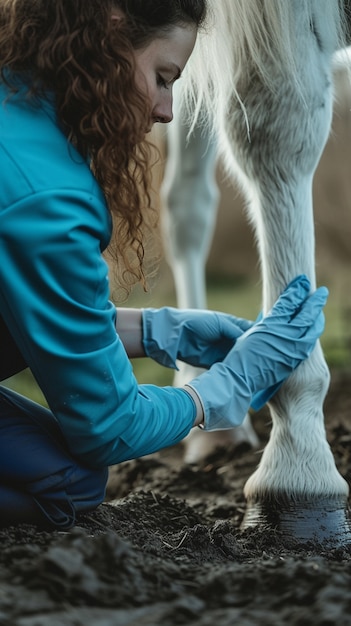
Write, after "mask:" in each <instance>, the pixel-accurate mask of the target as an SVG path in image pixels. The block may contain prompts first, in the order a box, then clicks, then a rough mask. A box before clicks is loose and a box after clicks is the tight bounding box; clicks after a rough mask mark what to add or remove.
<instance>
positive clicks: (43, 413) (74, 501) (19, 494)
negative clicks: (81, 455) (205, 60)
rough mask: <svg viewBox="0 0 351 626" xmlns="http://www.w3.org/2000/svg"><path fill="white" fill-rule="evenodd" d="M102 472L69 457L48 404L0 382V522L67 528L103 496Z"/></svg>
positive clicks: (94, 506) (104, 470) (103, 481)
mask: <svg viewBox="0 0 351 626" xmlns="http://www.w3.org/2000/svg"><path fill="white" fill-rule="evenodd" d="M107 477H108V469H107V468H104V469H99V470H96V469H91V468H88V467H85V466H84V465H82V464H81V463H80V462H79V461H78V460H76V459H74V458H73V457H72V455H71V453H70V452H69V450H68V447H67V444H66V443H65V439H64V437H63V435H62V432H61V430H60V427H59V425H58V422H57V420H56V419H55V417H54V416H53V414H52V413H51V412H50V411H49V410H48V409H46V408H44V407H42V406H41V405H39V404H36V403H35V402H32V401H31V400H28V399H27V398H24V397H22V396H20V395H19V394H17V393H15V392H14V391H11V390H9V389H6V388H5V387H2V386H0V525H2V526H5V525H11V524H18V523H36V524H43V525H46V526H49V527H55V528H70V527H72V526H73V525H74V523H75V520H76V513H79V512H82V511H90V510H93V509H95V508H96V507H97V506H98V505H99V504H100V503H101V502H102V501H103V499H104V496H105V488H106V482H107Z"/></svg>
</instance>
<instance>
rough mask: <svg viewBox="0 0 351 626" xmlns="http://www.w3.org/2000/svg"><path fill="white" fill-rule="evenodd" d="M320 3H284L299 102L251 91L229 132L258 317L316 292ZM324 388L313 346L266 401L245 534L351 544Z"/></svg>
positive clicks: (324, 42)
mask: <svg viewBox="0 0 351 626" xmlns="http://www.w3.org/2000/svg"><path fill="white" fill-rule="evenodd" d="M326 2H327V3H329V4H330V0H326ZM326 2H325V1H324V0H322V1H321V0H314V1H313V2H312V3H311V5H312V7H313V9H314V10H313V12H312V21H311V23H309V22H307V23H306V21H305V20H304V19H303V13H302V11H301V12H300V9H301V1H295V2H293V4H294V8H295V18H294V19H295V23H294V29H295V37H296V44H295V47H296V63H297V65H298V68H299V73H300V79H301V83H302V87H303V94H304V99H305V100H304V101H303V100H302V99H301V97H300V95H299V93H297V91H296V89H295V88H294V86H293V85H291V84H290V85H289V81H286V80H284V76H282V77H281V83H280V85H278V83H277V93H276V94H272V92H269V91H266V92H264V91H261V90H260V91H256V89H255V87H254V88H253V89H252V90H251V91H250V92H249V93H248V94H247V100H246V104H247V112H248V116H249V119H250V121H251V124H252V139H251V144H248V143H247V142H245V143H244V142H243V141H242V137H241V138H240V137H239V134H237V133H235V131H234V132H233V131H231V132H232V133H233V135H232V136H233V145H235V144H236V149H237V153H239V154H240V155H241V166H242V168H243V172H244V177H245V178H246V179H247V181H248V184H249V185H250V189H251V192H250V195H251V202H252V204H251V216H252V219H253V220H254V221H255V224H256V229H257V236H258V242H259V249H260V257H261V264H262V276H263V288H264V309H265V310H267V309H268V308H269V307H270V306H271V305H272V303H273V301H274V300H275V299H276V297H277V296H278V294H279V293H280V292H281V291H282V289H283V288H284V286H285V285H286V284H287V283H288V282H289V281H290V280H291V279H292V278H293V277H294V276H295V275H296V274H299V273H302V272H304V273H306V274H307V275H308V276H309V277H310V279H311V281H312V287H313V288H314V287H315V266H314V225H313V207H312V180H313V174H314V171H315V168H316V166H317V163H318V161H319V158H320V155H321V151H322V148H323V146H324V144H325V141H326V138H327V136H328V132H329V128H330V121H331V111H332V88H331V80H332V77H331V69H330V68H331V53H332V50H331V48H330V41H329V32H330V31H329V26H330V24H329V22H328V8H327V7H326ZM329 18H330V13H329ZM328 384H329V372H328V369H327V366H326V363H325V360H324V357H323V354H322V350H321V347H320V345H318V346H317V348H316V349H315V351H314V352H313V354H312V356H311V357H310V359H309V360H308V361H307V362H306V363H305V364H303V365H302V366H301V367H299V368H298V370H297V371H296V373H295V374H294V375H293V376H291V377H290V379H289V380H288V381H287V382H286V384H285V385H284V386H283V387H282V388H281V390H280V392H279V393H278V394H277V395H276V397H275V398H273V400H272V401H271V403H270V410H271V415H272V420H273V427H272V431H271V437H270V440H269V443H268V445H267V446H266V448H265V450H264V453H263V456H262V459H261V462H260V465H259V467H258V469H257V470H256V472H255V473H254V474H253V476H251V478H250V479H249V480H248V481H247V483H246V486H245V496H246V498H247V501H248V509H247V513H246V518H245V522H244V527H247V526H251V525H257V524H261V523H262V522H264V523H267V522H268V523H270V524H273V525H275V526H276V525H278V527H279V528H280V529H281V530H283V531H284V532H288V533H290V532H293V534H294V535H296V536H298V537H299V538H301V539H313V538H316V539H318V540H328V541H332V542H333V543H338V542H343V541H349V540H350V539H351V529H350V523H349V520H348V516H347V512H346V509H347V497H348V487H347V483H346V481H345V480H344V479H343V478H342V477H341V476H340V474H339V473H338V471H337V469H336V467H335V463H334V459H333V456H332V453H331V451H330V448H329V445H328V443H327V439H326V434H325V428H324V419H323V409H322V405H323V401H324V397H325V394H326V392H327V389H328Z"/></svg>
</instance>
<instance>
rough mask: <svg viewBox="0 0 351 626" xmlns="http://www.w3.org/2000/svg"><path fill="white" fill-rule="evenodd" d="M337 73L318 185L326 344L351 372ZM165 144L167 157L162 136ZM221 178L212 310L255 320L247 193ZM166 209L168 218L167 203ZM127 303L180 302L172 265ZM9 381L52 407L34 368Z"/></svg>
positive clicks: (348, 116)
mask: <svg viewBox="0 0 351 626" xmlns="http://www.w3.org/2000/svg"><path fill="white" fill-rule="evenodd" d="M335 76H336V102H335V108H334V117H333V126H332V133H331V135H330V138H329V140H328V143H327V146H326V149H325V151H324V154H323V156H322V159H321V161H320V164H319V167H318V170H317V173H316V176H315V181H314V215H315V233H316V273H317V282H318V284H319V285H322V284H324V285H327V287H328V288H329V291H330V296H329V301H328V304H327V307H326V330H325V332H324V334H323V336H322V340H321V342H322V347H323V349H324V352H325V355H326V359H327V362H328V364H329V366H330V367H331V368H333V367H334V368H335V367H336V368H351V81H350V76H349V74H347V72H346V71H345V69H344V68H342V67H339V69H338V70H337V71H336V74H335ZM161 137H162V136H161ZM159 141H160V148H161V153H164V151H163V145H162V141H163V140H162V138H161V139H159ZM162 171H163V164H162V162H161V163H159V164H158V165H157V167H156V168H155V181H156V187H157V186H158V185H159V184H160V182H161V180H162ZM217 180H218V184H219V186H220V190H221V200H220V204H219V207H218V215H217V223H216V228H215V233H214V238H213V243H212V247H211V250H210V253H209V257H208V263H207V285H208V290H207V298H208V307H209V308H211V309H217V310H222V311H226V312H228V313H234V314H235V315H239V316H242V317H247V318H250V319H255V318H256V316H257V314H258V312H259V310H260V306H261V282H260V274H259V268H258V258H257V253H256V249H255V245H254V240H253V235H252V231H251V228H250V226H249V225H248V222H247V220H246V217H245V208H244V202H243V199H242V197H241V195H240V192H239V191H238V189H236V187H235V186H233V185H231V184H229V183H228V182H224V176H223V172H222V170H221V167H220V165H219V166H218V171H217ZM160 210H161V215H162V211H163V207H162V206H161V207H160ZM165 245H167V242H165ZM123 305H125V306H135V307H148V306H151V307H158V306H162V305H173V306H174V305H176V298H175V289H174V283H173V276H172V272H171V270H170V268H169V266H168V265H167V263H166V261H165V260H162V261H161V264H160V267H159V271H158V274H157V277H156V278H154V279H152V280H151V282H150V287H149V291H148V292H147V293H144V292H143V291H142V290H141V289H140V288H136V289H135V290H134V291H133V293H132V294H131V296H130V297H129V299H128V300H127V301H126V302H124V303H123ZM133 366H134V370H135V373H136V376H137V379H138V381H139V382H140V383H143V382H148V383H149V382H151V383H155V384H160V385H165V384H172V378H173V372H172V371H171V370H168V369H165V368H162V367H160V366H158V365H157V364H156V363H153V362H151V361H149V360H147V359H138V360H135V361H134V363H133ZM6 384H7V385H8V386H10V387H12V388H14V389H17V390H18V391H20V392H23V393H25V394H26V395H29V396H30V397H32V398H33V399H34V400H37V401H39V402H43V403H45V402H44V399H43V397H42V395H41V392H40V390H39V389H38V388H37V386H36V385H35V383H34V381H33V379H32V377H31V375H30V373H29V372H28V371H26V372H23V373H21V374H19V375H17V376H16V377H12V378H11V379H8V381H6Z"/></svg>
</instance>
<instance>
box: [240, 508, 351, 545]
mask: <svg viewBox="0 0 351 626" xmlns="http://www.w3.org/2000/svg"><path fill="white" fill-rule="evenodd" d="M253 527H257V528H258V527H259V528H262V529H264V530H265V531H266V530H268V531H269V530H272V532H274V531H280V532H281V533H282V534H283V535H284V536H285V537H287V538H291V539H294V540H295V541H297V542H301V543H305V542H307V541H312V542H315V543H326V542H327V543H328V547H338V546H345V545H347V544H350V543H351V520H350V509H349V507H348V503H347V500H345V499H343V498H341V497H340V498H324V499H314V500H313V499H312V500H310V501H307V500H300V501H299V500H292V499H287V498H286V499H284V498H279V497H278V498H277V499H275V500H265V501H252V502H249V503H248V506H247V509H246V513H245V517H244V519H243V522H242V525H241V529H242V530H245V529H247V528H253Z"/></svg>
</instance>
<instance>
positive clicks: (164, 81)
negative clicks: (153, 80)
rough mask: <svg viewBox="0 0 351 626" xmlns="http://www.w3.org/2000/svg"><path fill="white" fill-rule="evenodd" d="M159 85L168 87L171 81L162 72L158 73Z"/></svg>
mask: <svg viewBox="0 0 351 626" xmlns="http://www.w3.org/2000/svg"><path fill="white" fill-rule="evenodd" d="M157 85H158V86H159V87H163V88H164V89H168V86H169V83H168V82H167V81H166V80H165V79H164V78H163V76H161V74H157Z"/></svg>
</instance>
